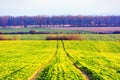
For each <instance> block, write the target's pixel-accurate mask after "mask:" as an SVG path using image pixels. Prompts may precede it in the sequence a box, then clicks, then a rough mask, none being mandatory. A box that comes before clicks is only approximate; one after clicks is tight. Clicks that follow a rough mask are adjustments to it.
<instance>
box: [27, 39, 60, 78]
mask: <svg viewBox="0 0 120 80" xmlns="http://www.w3.org/2000/svg"><path fill="white" fill-rule="evenodd" d="M58 47H59V43H58V40H57V44H56V52H55V54H54V55H53V56H52V57H51V59H50V60H49V61H48V62H47V63H46V64H44V65H43V66H42V67H40V68H39V69H38V70H36V71H35V73H34V74H33V75H32V76H31V77H30V78H29V79H28V80H35V79H36V78H37V77H38V75H39V74H40V73H41V71H43V70H44V68H45V67H46V66H47V65H49V64H50V62H51V61H52V60H53V58H54V56H55V55H56V54H57V53H58Z"/></svg>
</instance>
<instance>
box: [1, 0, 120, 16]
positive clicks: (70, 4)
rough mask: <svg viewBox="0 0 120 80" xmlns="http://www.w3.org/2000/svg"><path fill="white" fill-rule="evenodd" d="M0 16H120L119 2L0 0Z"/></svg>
mask: <svg viewBox="0 0 120 80" xmlns="http://www.w3.org/2000/svg"><path fill="white" fill-rule="evenodd" d="M0 15H11V16H23V15H28V16H33V15H120V0H0Z"/></svg>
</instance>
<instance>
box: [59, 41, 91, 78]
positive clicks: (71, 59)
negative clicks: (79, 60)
mask: <svg viewBox="0 0 120 80" xmlns="http://www.w3.org/2000/svg"><path fill="white" fill-rule="evenodd" d="M61 43H62V47H63V50H64V52H65V53H66V55H67V57H68V59H69V60H70V61H71V62H72V64H73V66H74V67H75V68H76V69H77V70H79V71H80V73H82V75H83V76H84V78H85V79H86V80H91V79H90V78H89V76H88V75H87V74H86V73H85V72H83V71H82V70H81V69H80V68H79V67H78V66H77V65H75V63H74V61H73V58H72V57H71V56H70V55H69V54H68V52H67V51H66V48H65V44H64V42H63V40H61Z"/></svg>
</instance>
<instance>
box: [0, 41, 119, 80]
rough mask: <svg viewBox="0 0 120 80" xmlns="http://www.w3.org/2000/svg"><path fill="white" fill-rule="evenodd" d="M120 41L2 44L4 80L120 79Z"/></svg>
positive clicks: (0, 58) (1, 77)
mask: <svg viewBox="0 0 120 80" xmlns="http://www.w3.org/2000/svg"><path fill="white" fill-rule="evenodd" d="M119 56H120V42H119V40H111V41H104V40H103V41H102V40H101V41H100V40H99V41H97V40H81V41H79V40H75V41H74V40H71V41H70V40H67V41H65V40H50V41H47V40H16V41H14V40H12V41H0V80H28V79H29V80H34V79H35V80H120V57H119Z"/></svg>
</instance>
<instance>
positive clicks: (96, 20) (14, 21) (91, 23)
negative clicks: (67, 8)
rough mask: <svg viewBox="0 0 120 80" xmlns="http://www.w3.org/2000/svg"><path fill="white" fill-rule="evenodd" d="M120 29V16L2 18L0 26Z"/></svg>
mask: <svg viewBox="0 0 120 80" xmlns="http://www.w3.org/2000/svg"><path fill="white" fill-rule="evenodd" d="M28 25H39V27H42V26H46V27H50V26H59V27H64V26H69V27H119V26H120V16H16V17H15V16H0V26H2V27H3V28H4V27H6V26H8V27H9V26H24V27H27V26H28Z"/></svg>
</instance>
